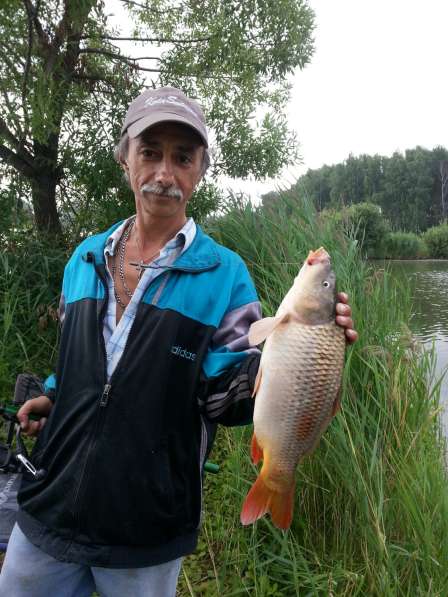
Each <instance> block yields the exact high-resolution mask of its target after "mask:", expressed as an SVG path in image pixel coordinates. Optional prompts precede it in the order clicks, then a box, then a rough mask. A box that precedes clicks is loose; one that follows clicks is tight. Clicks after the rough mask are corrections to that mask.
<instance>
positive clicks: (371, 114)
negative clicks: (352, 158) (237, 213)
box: [232, 0, 448, 197]
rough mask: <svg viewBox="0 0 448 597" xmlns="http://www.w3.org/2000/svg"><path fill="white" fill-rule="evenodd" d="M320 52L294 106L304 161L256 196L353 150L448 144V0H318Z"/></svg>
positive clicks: (252, 185)
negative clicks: (447, 119)
mask: <svg viewBox="0 0 448 597" xmlns="http://www.w3.org/2000/svg"><path fill="white" fill-rule="evenodd" d="M309 4H310V6H311V7H312V8H313V9H314V11H315V13H316V30H315V48H316V49H315V53H314V56H313V58H312V60H311V63H310V64H309V65H308V66H307V67H306V68H305V69H304V70H303V71H298V72H297V74H296V75H295V76H294V77H293V82H294V88H293V94H292V99H291V103H290V105H289V109H288V115H289V123H290V127H291V128H292V129H294V130H295V131H296V132H297V136H298V139H299V142H300V153H301V156H302V160H303V163H302V165H301V166H298V167H296V168H290V169H288V170H287V171H286V172H283V173H282V176H281V177H280V178H279V180H278V181H267V182H265V183H263V184H260V183H256V182H253V181H252V182H249V183H247V182H246V183H237V184H232V186H233V187H234V188H241V189H242V190H244V191H245V192H247V193H250V194H251V195H252V196H253V197H255V196H257V195H260V194H261V193H265V192H267V191H269V190H272V189H274V188H275V186H276V184H278V183H280V184H282V185H287V184H289V183H292V182H294V180H295V179H296V178H297V177H298V176H300V174H302V173H304V172H305V171H306V170H307V169H308V168H318V167H319V166H322V165H323V164H334V163H337V162H341V161H343V160H344V159H346V158H347V157H348V155H349V154H350V153H353V154H354V155H359V154H361V153H368V154H375V153H379V154H382V155H391V154H392V153H393V152H394V151H396V150H400V151H404V150H405V149H408V148H412V147H415V146H416V145H422V146H423V147H426V148H428V149H432V148H433V147H435V146H436V145H443V146H445V147H448V123H447V121H446V118H447V113H448V110H447V105H448V49H447V46H448V0H425V1H422V0H309Z"/></svg>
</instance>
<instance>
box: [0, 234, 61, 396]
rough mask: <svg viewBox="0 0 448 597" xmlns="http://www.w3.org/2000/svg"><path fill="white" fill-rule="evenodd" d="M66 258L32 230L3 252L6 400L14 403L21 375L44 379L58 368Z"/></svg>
mask: <svg viewBox="0 0 448 597" xmlns="http://www.w3.org/2000/svg"><path fill="white" fill-rule="evenodd" d="M66 259H67V255H66V254H65V253H64V252H63V251H62V250H61V249H60V248H58V247H55V246H53V245H52V244H50V243H43V242H42V241H39V240H38V239H36V238H35V236H34V234H33V231H32V230H28V231H25V232H23V233H20V234H14V235H10V236H9V239H8V243H7V244H5V249H4V251H2V253H0V400H6V399H9V400H10V399H11V398H12V394H13V390H14V383H15V378H16V376H17V375H18V374H19V373H21V372H24V371H27V372H33V373H36V374H37V375H39V376H41V377H44V376H45V375H47V374H49V373H50V372H51V371H52V370H53V369H54V366H55V362H54V361H55V358H56V348H57V336H58V324H57V307H58V300H59V295H60V284H61V280H62V272H63V268H64V265H65V262H66Z"/></svg>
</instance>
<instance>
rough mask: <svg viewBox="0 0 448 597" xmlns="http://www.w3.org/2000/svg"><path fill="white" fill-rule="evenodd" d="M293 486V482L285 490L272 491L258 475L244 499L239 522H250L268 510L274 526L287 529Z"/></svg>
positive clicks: (289, 521)
mask: <svg viewBox="0 0 448 597" xmlns="http://www.w3.org/2000/svg"><path fill="white" fill-rule="evenodd" d="M294 488H295V483H293V484H292V486H291V487H290V488H289V489H288V490H287V491H286V492H279V491H273V490H272V489H270V488H269V487H268V486H267V485H266V483H265V482H264V481H263V479H262V477H261V475H259V476H258V477H257V480H256V481H255V483H254V484H253V485H252V487H251V489H250V491H249V493H248V494H247V496H246V499H245V500H244V504H243V508H242V510H241V523H242V524H243V525H247V524H251V523H252V522H255V521H256V520H258V519H259V518H261V517H262V516H263V515H264V514H266V513H267V512H270V513H271V517H272V522H273V523H274V524H275V526H276V527H278V528H279V529H284V530H286V529H288V528H289V527H290V525H291V521H292V513H293V508H294Z"/></svg>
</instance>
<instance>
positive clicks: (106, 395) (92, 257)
mask: <svg viewBox="0 0 448 597" xmlns="http://www.w3.org/2000/svg"><path fill="white" fill-rule="evenodd" d="M87 258H88V260H89V261H91V262H92V263H93V267H94V268H95V272H96V274H97V276H98V278H99V279H100V280H101V282H102V284H103V287H104V292H105V295H104V305H103V306H102V308H101V311H100V314H99V320H98V328H99V333H100V338H101V346H102V349H103V365H104V366H103V378H104V381H105V383H104V387H103V392H102V394H101V398H100V402H99V406H100V409H99V410H98V412H97V415H96V420H95V424H94V428H93V432H92V435H91V437H90V440H89V446H88V448H87V454H86V457H85V460H84V463H83V467H82V471H81V475H80V478H79V482H78V487H77V488H76V494H75V500H74V502H73V511H74V513H75V516H76V520H77V525H76V529H75V530H74V532H73V536H75V535H76V534H77V532H79V529H80V527H81V508H80V504H79V501H80V495H81V488H82V486H83V481H84V477H85V474H86V470H87V465H88V463H89V459H90V454H91V453H92V450H93V447H94V445H95V443H96V439H97V434H98V430H99V426H100V417H101V413H102V412H104V411H103V410H102V408H104V407H106V406H107V403H108V401H109V396H110V391H111V388H112V386H111V384H110V383H107V364H106V363H107V359H106V344H105V342H104V336H103V333H102V329H101V324H102V321H103V319H104V315H105V311H106V308H107V304H108V302H109V288H108V286H107V283H106V281H105V280H104V277H103V275H102V273H101V272H100V271H99V269H98V268H97V265H96V261H95V255H94V254H93V253H90V252H89V253H87Z"/></svg>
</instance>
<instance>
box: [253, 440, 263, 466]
mask: <svg viewBox="0 0 448 597" xmlns="http://www.w3.org/2000/svg"><path fill="white" fill-rule="evenodd" d="M250 455H251V457H252V462H253V463H254V464H258V463H259V462H260V460H261V459H262V458H263V449H262V448H260V445H259V443H258V440H257V436H256V435H255V433H254V434H253V435H252V442H251V444H250Z"/></svg>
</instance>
